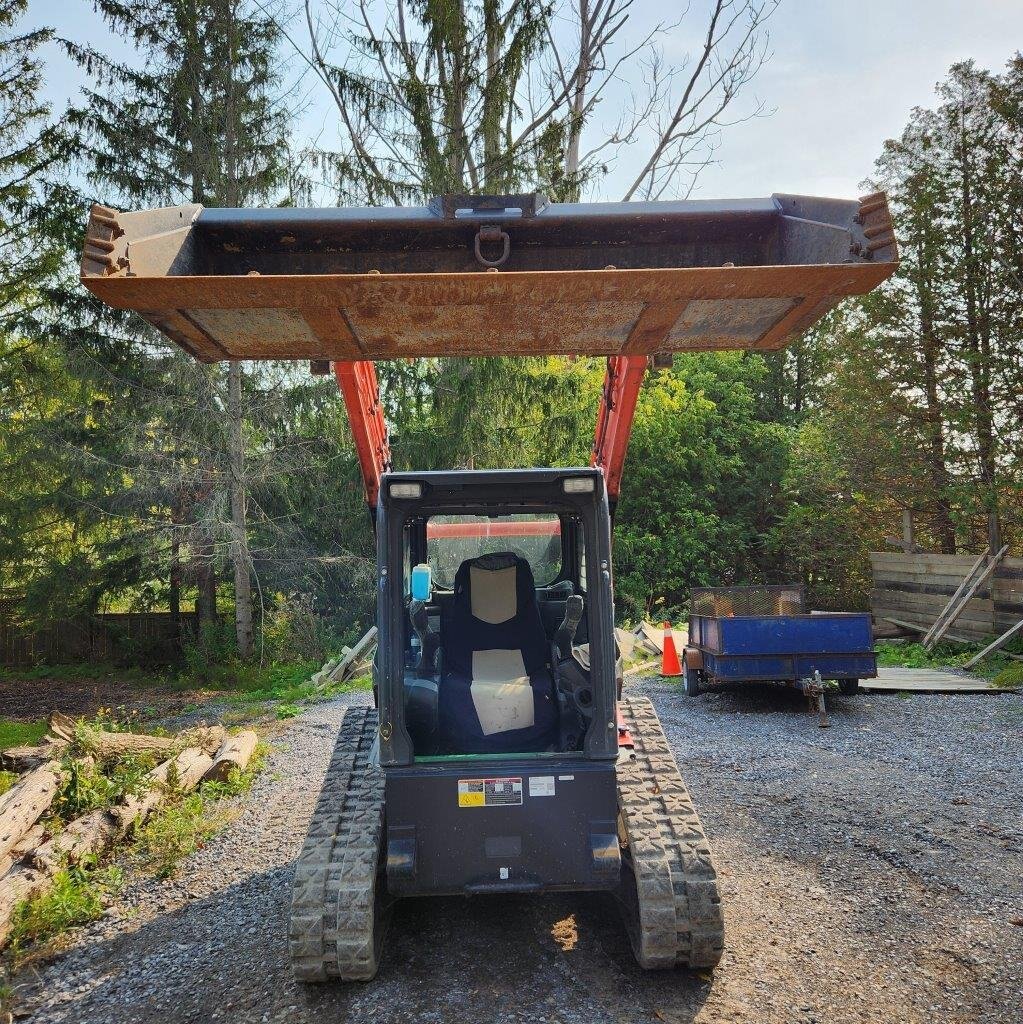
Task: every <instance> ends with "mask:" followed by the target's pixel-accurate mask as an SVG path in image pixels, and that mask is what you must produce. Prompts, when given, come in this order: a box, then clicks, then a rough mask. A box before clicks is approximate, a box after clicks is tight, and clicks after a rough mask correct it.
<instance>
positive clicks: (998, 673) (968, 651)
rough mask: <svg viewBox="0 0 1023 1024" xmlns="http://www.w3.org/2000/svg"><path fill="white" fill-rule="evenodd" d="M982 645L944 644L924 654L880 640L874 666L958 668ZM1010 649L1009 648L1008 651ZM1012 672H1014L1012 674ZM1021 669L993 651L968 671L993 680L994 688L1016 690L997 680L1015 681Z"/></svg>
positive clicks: (916, 646) (919, 649)
mask: <svg viewBox="0 0 1023 1024" xmlns="http://www.w3.org/2000/svg"><path fill="white" fill-rule="evenodd" d="M984 646H986V642H985V643H984V644H960V643H955V642H954V641H948V642H943V643H940V644H938V645H937V646H936V647H935V648H934V650H932V651H925V650H924V646H923V644H920V643H913V644H893V643H885V642H884V641H883V640H882V641H879V642H878V644H877V663H878V664H879V665H894V666H898V667H902V668H937V669H942V668H944V669H949V668H951V669H957V668H962V667H963V666H964V665H965V664H966V663H967V662H968V661H970V659H971V658H974V657H976V655H977V654H978V653H979V652H980V650H981V649H982V648H983V647H984ZM1011 646H1012V645H1010V648H1011ZM1014 669H1015V670H1016V671H1014ZM1021 669H1023V665H1021V663H1020V662H1018V661H1015V660H1014V659H1012V658H1009V657H1007V656H1006V654H1005V653H1003V652H1002V651H995V652H994V653H993V654H990V655H988V657H986V658H985V659H984V660H983V661H982V662H980V663H979V664H978V665H976V666H974V667H973V668H972V669H970V671H971V672H972V673H973V674H974V675H978V676H983V677H984V678H986V679H993V680H995V681H996V685H998V686H1019V685H1021V684H1020V683H1019V682H1016V683H1012V682H1001V683H999V682H997V680H999V679H1002V678H1004V679H1006V680H1009V679H1019V678H1020V672H1019V670H1021Z"/></svg>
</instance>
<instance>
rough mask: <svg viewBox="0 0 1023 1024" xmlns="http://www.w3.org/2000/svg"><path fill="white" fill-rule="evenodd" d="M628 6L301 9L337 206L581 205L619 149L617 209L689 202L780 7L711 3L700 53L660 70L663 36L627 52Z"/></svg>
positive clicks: (458, 0) (504, 0)
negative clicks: (333, 139)
mask: <svg viewBox="0 0 1023 1024" xmlns="http://www.w3.org/2000/svg"><path fill="white" fill-rule="evenodd" d="M634 3H635V0H439V2H429V3H423V2H418V0H417V2H410V0H398V2H397V3H395V4H381V3H377V2H374V0H358V2H357V3H356V4H355V7H354V11H353V12H352V13H351V14H349V12H348V11H342V10H341V9H340V8H337V9H335V11H334V14H333V15H326V16H324V15H322V14H321V15H320V16H319V17H317V16H314V14H313V5H312V2H311V0H304V6H305V15H306V27H307V29H308V42H307V43H305V42H302V41H299V40H295V45H296V48H297V49H298V50H299V51H300V52H301V53H302V54H303V55H304V56H305V58H306V59H307V61H308V63H309V66H310V67H311V68H312V69H313V70H314V71H315V73H316V74H317V75H318V76H319V78H320V80H321V81H322V82H323V84H324V86H325V87H326V88H327V90H328V91H329V94H330V96H331V97H332V98H333V100H334V103H335V105H336V107H337V113H338V118H339V122H340V127H341V134H342V140H343V141H342V147H341V150H340V152H339V153H338V154H335V155H334V157H333V158H332V159H326V158H323V155H322V154H321V161H322V162H323V163H324V164H325V165H326V166H327V167H328V169H330V170H332V171H333V172H334V182H335V186H336V189H337V193H338V194H339V195H340V196H341V197H342V198H343V199H346V200H347V199H349V198H352V197H354V198H357V199H359V200H368V201H369V202H371V203H376V202H390V203H403V202H407V201H410V200H411V201H415V200H421V199H423V198H429V197H430V196H433V195H440V194H443V193H446V192H448V193H451V192H453V193H458V192H474V193H481V192H482V193H486V192H489V193H502V192H516V191H533V190H543V191H546V192H548V193H549V194H550V195H551V196H552V197H554V198H557V199H562V200H578V199H579V198H580V196H581V195H582V194H583V193H584V192H585V191H589V190H591V189H592V188H593V187H595V186H596V185H597V183H598V181H599V179H600V178H601V177H602V176H603V175H604V174H605V173H606V171H607V169H608V166H609V164H610V163H612V162H613V161H614V159H615V157H616V155H617V154H618V153H619V152H620V151H622V150H623V149H624V148H626V147H628V148H629V149H630V151H631V152H632V153H633V155H635V154H636V153H640V154H642V162H641V163H640V164H639V170H638V172H637V174H636V176H635V179H634V180H631V181H630V182H628V183H627V184H626V185H625V186H624V198H626V199H633V198H635V199H657V198H660V197H662V196H664V195H674V194H680V193H681V194H685V193H687V192H688V191H689V190H691V188H692V185H693V182H694V181H695V178H696V176H697V174H698V172H699V170H700V169H701V168H702V167H703V166H705V165H706V163H707V161H708V160H709V159H710V156H711V153H712V152H713V149H714V147H715V145H716V142H717V137H718V134H719V132H720V130H721V128H722V126H723V124H724V121H725V111H726V110H728V109H729V108H731V107H733V105H734V104H735V101H736V99H737V97H738V96H739V95H740V94H741V93H742V92H743V90H744V88H745V87H746V86H747V85H748V84H749V82H750V81H751V80H752V79H753V78H754V77H755V76H756V74H757V72H758V71H759V69H760V67H761V66H762V64H763V62H764V60H765V58H766V54H767V49H766V46H767V36H766V30H765V25H766V22H767V20H768V19H769V17H770V15H771V14H772V13H773V11H774V9H775V7H776V6H777V2H776V0H712V2H711V3H710V4H709V9H708V11H707V13H706V20H705V21H704V23H703V25H702V28H700V29H698V32H699V34H700V37H701V41H700V45H699V47H698V48H697V50H696V52H694V53H693V54H691V55H689V56H688V57H687V58H686V59H683V60H679V61H678V62H677V63H666V62H665V61H664V59H663V53H662V52H661V49H660V46H659V44H660V42H661V40H662V39H663V38H664V37H665V36H666V34H667V30H668V28H669V26H667V25H666V24H664V23H660V24H658V25H656V26H654V28H653V29H652V30H651V31H650V32H649V33H647V34H646V35H644V36H643V37H642V38H640V39H639V40H638V41H636V42H634V43H633V44H631V45H630V44H628V43H626V42H625V39H626V32H625V29H626V25H627V23H628V21H629V18H630V15H631V11H632V7H633V5H634ZM684 17H685V20H686V22H687V23H689V22H690V21H695V19H696V17H697V16H696V14H695V13H690V12H689V11H687V13H686V15H685V16H684ZM670 27H671V28H673V29H674V28H677V27H678V26H677V23H676V24H673V25H671V26H670ZM642 68H645V69H646V70H647V71H648V74H646V76H645V80H644V81H640V80H639V79H640V77H641V75H640V73H639V70H638V69H642ZM623 79H625V80H627V81H630V82H631V85H632V87H633V90H634V93H635V95H634V96H633V99H632V101H630V102H629V103H628V104H626V105H625V112H624V113H620V114H617V115H614V116H610V117H608V118H606V119H602V118H600V117H598V116H597V115H598V113H601V112H602V108H601V104H602V103H603V102H604V101H605V100H607V99H608V98H609V96H610V95H612V94H613V92H614V90H615V89H616V88H621V82H622V80H623ZM618 108H619V110H621V109H622V106H621V104H619V105H618ZM756 109H757V108H754V112H755V111H756ZM729 116H731V115H729ZM740 116H741V115H740ZM746 116H749V113H748V112H747V114H746Z"/></svg>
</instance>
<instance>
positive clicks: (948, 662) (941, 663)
mask: <svg viewBox="0 0 1023 1024" xmlns="http://www.w3.org/2000/svg"><path fill="white" fill-rule="evenodd" d="M976 653H977V649H976V648H973V647H971V646H969V645H964V644H957V643H953V642H948V643H942V644H938V645H937V646H936V647H935V648H934V650H932V651H925V650H924V646H923V644H919V643H911V644H910V643H906V644H892V643H885V642H883V641H881V642H879V643H878V644H877V663H878V664H879V665H899V666H902V667H904V668H958V667H959V666H960V665H963V664H965V663H966V662H967V661H969V660H970V658H972V657H973V656H974V655H975V654H976Z"/></svg>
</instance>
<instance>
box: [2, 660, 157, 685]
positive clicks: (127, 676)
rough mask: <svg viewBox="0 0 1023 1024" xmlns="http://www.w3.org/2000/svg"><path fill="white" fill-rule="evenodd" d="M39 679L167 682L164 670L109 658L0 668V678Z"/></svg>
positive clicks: (19, 680) (5, 679) (10, 679)
mask: <svg viewBox="0 0 1023 1024" xmlns="http://www.w3.org/2000/svg"><path fill="white" fill-rule="evenodd" d="M40 679H54V680H58V681H60V680H67V681H68V682H86V683H91V682H102V681H104V680H107V679H112V680H115V681H116V682H118V683H136V684H138V685H140V686H161V685H163V684H165V683H166V682H167V673H166V672H160V671H156V670H150V669H144V668H138V667H137V666H130V665H128V666H122V665H114V664H111V663H110V662H96V663H94V662H83V663H81V664H75V665H31V666H27V667H19V668H0V680H3V681H4V682H23V681H26V682H27V681H33V680H40Z"/></svg>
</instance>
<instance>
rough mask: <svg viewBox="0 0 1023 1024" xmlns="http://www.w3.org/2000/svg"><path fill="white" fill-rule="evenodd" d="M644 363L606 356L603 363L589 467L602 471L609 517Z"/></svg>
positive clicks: (638, 359) (633, 358) (615, 501)
mask: <svg viewBox="0 0 1023 1024" xmlns="http://www.w3.org/2000/svg"><path fill="white" fill-rule="evenodd" d="M648 362H649V359H648V357H647V356H645V355H643V356H608V360H607V370H606V372H605V373H604V386H603V388H602V390H601V393H600V408H599V409H598V410H597V429H596V433H595V435H594V438H593V453H592V455H591V456H590V465H591V466H597V467H599V468H600V469H602V470H603V471H604V484H605V486H606V487H607V503H608V506H609V508H610V510H611V515H612V516H613V515H614V511H615V506H616V505H617V504H618V492H619V491H620V490H621V487H622V468H623V466H624V465H625V453H626V452H627V451H628V450H629V436H630V435H631V434H632V418H633V416H634V415H635V413H636V401H637V399H638V398H639V389H640V388H641V387H642V386H643V375H644V374H645V373H646V368H647V363H648Z"/></svg>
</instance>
